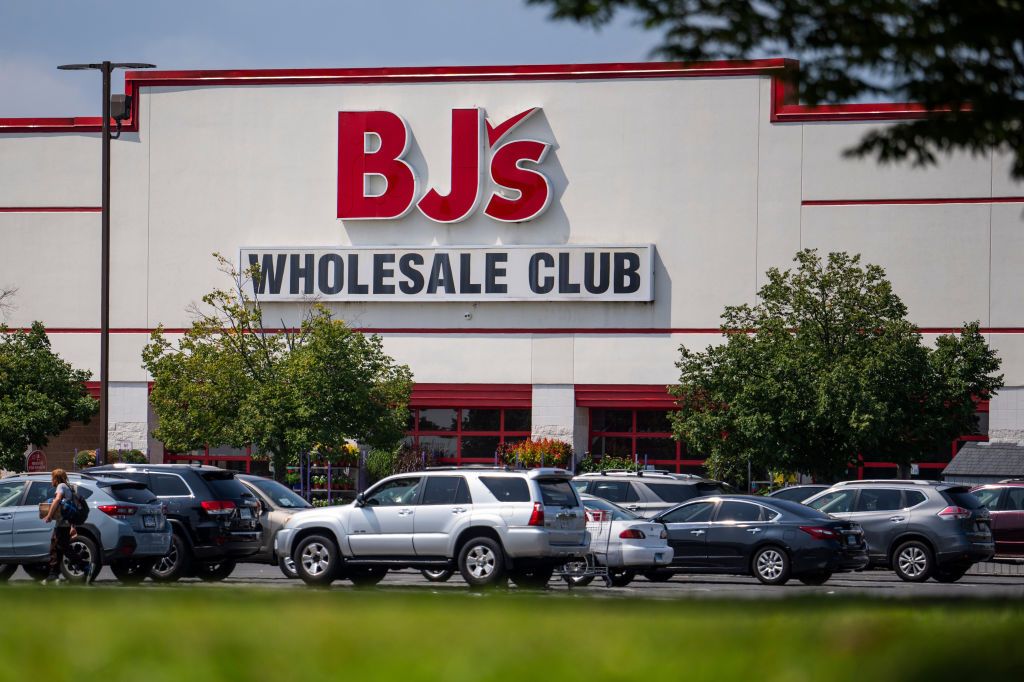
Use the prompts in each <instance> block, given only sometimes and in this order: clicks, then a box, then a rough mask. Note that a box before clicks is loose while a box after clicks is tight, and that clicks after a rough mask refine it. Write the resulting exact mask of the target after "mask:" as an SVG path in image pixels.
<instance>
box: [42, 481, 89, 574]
mask: <svg viewBox="0 0 1024 682" xmlns="http://www.w3.org/2000/svg"><path fill="white" fill-rule="evenodd" d="M51 483H52V485H53V487H54V488H56V492H55V493H54V496H53V502H52V503H51V504H50V511H49V512H47V514H46V516H45V517H44V518H43V521H45V522H46V523H50V521H53V520H56V521H57V525H56V526H55V527H54V529H53V535H52V536H51V537H50V575H49V577H47V578H46V580H44V581H43V584H44V585H49V584H55V583H57V582H59V581H61V580H63V577H62V576H61V574H60V565H61V562H62V561H63V559H64V557H65V556H66V557H68V559H70V560H71V561H72V562H73V563H74V564H75V565H77V566H83V567H84V570H85V584H86V585H88V584H89V583H91V582H92V564H91V563H89V562H87V561H85V560H84V559H82V555H81V554H79V552H78V550H77V549H75V548H74V546H72V544H71V534H72V532H73V530H74V529H73V528H72V527H71V524H70V523H69V522H67V521H65V520H64V517H63V515H62V514H61V511H60V509H61V507H60V503H61V501H63V500H71V499H73V497H74V491H73V490H72V489H71V484H70V483H68V474H67V472H66V471H64V470H63V469H54V470H53V473H52V474H51Z"/></svg>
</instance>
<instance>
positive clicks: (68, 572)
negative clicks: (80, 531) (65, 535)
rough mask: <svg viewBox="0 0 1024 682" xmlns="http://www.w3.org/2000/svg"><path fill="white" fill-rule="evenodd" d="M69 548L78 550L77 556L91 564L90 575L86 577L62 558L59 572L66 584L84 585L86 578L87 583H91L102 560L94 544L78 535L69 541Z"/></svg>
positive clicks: (101, 564) (81, 571) (80, 570)
mask: <svg viewBox="0 0 1024 682" xmlns="http://www.w3.org/2000/svg"><path fill="white" fill-rule="evenodd" d="M71 546H72V547H74V548H75V549H77V550H78V554H79V555H80V556H81V557H82V559H84V560H85V561H86V562H88V563H90V564H92V575H90V576H86V573H85V571H84V570H82V569H78V568H72V566H71V563H70V562H69V561H68V559H67V557H64V560H63V561H61V562H60V572H61V573H62V574H63V575H64V577H65V578H66V579H67V581H68V582H72V583H84V582H86V578H87V577H88V580H89V582H92V580H93V579H94V578H95V577H96V575H97V574H98V573H99V572H100V568H102V567H103V559H102V557H100V552H99V549H97V547H96V543H95V542H93V541H92V540H91V539H89V538H88V537H86V536H84V535H79V536H78V537H76V538H75V539H74V540H72V541H71Z"/></svg>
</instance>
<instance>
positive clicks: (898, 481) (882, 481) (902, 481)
mask: <svg viewBox="0 0 1024 682" xmlns="http://www.w3.org/2000/svg"><path fill="white" fill-rule="evenodd" d="M940 483H942V481H926V480H924V479H920V478H866V479H864V480H860V481H839V482H838V483H835V484H834V485H833V487H835V486H842V485H862V484H867V485H875V484H878V485H926V486H928V485H939V484H940Z"/></svg>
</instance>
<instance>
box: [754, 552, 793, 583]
mask: <svg viewBox="0 0 1024 682" xmlns="http://www.w3.org/2000/svg"><path fill="white" fill-rule="evenodd" d="M789 567H790V561H789V555H788V554H787V553H786V550H784V549H782V548H781V547H777V546H775V545H768V546H767V547H762V548H761V549H759V550H757V551H756V552H754V558H753V559H751V561H750V572H751V573H753V574H754V577H755V578H757V579H758V580H759V581H761V584H763V585H785V584H786V583H787V582H788V581H789Z"/></svg>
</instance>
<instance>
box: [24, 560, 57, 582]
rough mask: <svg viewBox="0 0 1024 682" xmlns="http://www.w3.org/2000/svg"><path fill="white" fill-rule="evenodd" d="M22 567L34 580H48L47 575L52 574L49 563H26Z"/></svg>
mask: <svg viewBox="0 0 1024 682" xmlns="http://www.w3.org/2000/svg"><path fill="white" fill-rule="evenodd" d="M22 568H23V569H25V572H26V573H28V577H30V578H32V580H46V576H48V575H50V565H49V564H25V565H24V566H22Z"/></svg>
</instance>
